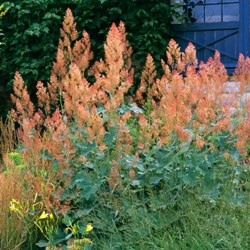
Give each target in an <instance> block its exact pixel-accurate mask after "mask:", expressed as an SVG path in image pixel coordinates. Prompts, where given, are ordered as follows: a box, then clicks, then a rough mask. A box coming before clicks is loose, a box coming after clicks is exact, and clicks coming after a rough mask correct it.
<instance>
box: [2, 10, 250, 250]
mask: <svg viewBox="0 0 250 250" xmlns="http://www.w3.org/2000/svg"><path fill="white" fill-rule="evenodd" d="M103 48H104V55H103V58H101V59H98V60H93V58H94V53H93V51H92V49H91V42H90V36H89V34H88V33H87V31H83V32H82V33H78V31H77V29H76V23H75V21H74V17H73V14H72V12H71V10H70V9H67V11H66V15H65V17H64V21H63V24H62V28H61V30H60V39H59V43H58V50H57V55H56V59H55V61H54V63H53V66H52V70H51V72H50V80H49V82H41V81H38V82H37V84H36V98H37V104H34V103H33V101H32V99H31V97H30V94H29V91H28V88H27V85H25V82H24V80H23V78H22V76H21V74H20V73H19V72H16V73H15V77H14V81H13V94H12V101H13V103H14V108H13V109H12V110H11V112H10V113H9V118H8V120H7V121H6V122H1V124H0V136H1V143H0V149H1V158H2V163H1V174H0V190H1V191H0V212H1V220H0V249H3V250H4V249H6V250H9V249H47V250H48V249H75V250H78V249H143V250H145V249H173V250H174V249H211V250H212V249H232V250H233V249H243V250H244V249H249V243H250V239H249V226H250V221H249V218H250V217H249V208H250V207H249V205H250V201H249V191H250V184H249V176H250V174H249V171H250V169H249V167H250V98H249V97H247V95H246V93H247V90H248V89H249V83H250V59H249V57H247V58H244V56H242V55H240V57H239V62H238V65H237V68H236V70H235V73H234V75H233V79H234V80H235V81H237V82H239V90H234V89H231V90H230V91H228V89H227V86H226V84H225V83H226V82H227V81H228V79H229V78H228V75H227V71H226V69H225V67H224V65H223V64H222V63H221V62H220V54H219V52H218V51H217V52H216V53H215V55H214V57H213V58H210V59H209V60H208V61H207V62H200V63H198V61H197V58H196V50H195V48H194V46H193V45H192V44H191V43H190V44H189V45H188V47H187V48H186V49H185V51H183V52H181V51H180V48H179V46H178V44H177V43H176V42H175V41H174V40H170V42H169V43H168V46H167V49H166V56H165V59H162V60H161V61H160V63H161V66H162V70H161V71H162V73H161V74H160V73H159V72H157V69H156V67H155V62H154V59H153V56H152V55H151V54H148V55H145V57H146V58H145V59H146V62H145V66H144V68H143V70H142V72H141V77H140V85H139V86H138V87H137V88H136V89H135V91H133V92H131V91H130V89H131V88H133V87H134V86H133V84H134V67H133V63H132V60H131V57H132V53H133V51H132V48H131V46H130V44H129V42H128V40H127V37H126V30H125V25H124V23H123V22H120V23H119V24H115V23H113V24H112V26H111V27H110V29H109V31H108V33H107V38H106V42H105V43H104V47H103ZM158 63H159V62H158ZM2 218H3V219H2ZM13 235H15V237H13ZM17 236H18V237H17Z"/></svg>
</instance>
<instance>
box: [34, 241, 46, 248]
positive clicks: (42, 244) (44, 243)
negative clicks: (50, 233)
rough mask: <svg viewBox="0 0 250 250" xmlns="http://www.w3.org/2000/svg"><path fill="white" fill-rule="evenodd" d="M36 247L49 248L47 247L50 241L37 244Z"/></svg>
mask: <svg viewBox="0 0 250 250" xmlns="http://www.w3.org/2000/svg"><path fill="white" fill-rule="evenodd" d="M36 245H37V246H38V247H41V248H42V247H47V246H49V242H48V241H46V240H40V241H39V242H38V243H36Z"/></svg>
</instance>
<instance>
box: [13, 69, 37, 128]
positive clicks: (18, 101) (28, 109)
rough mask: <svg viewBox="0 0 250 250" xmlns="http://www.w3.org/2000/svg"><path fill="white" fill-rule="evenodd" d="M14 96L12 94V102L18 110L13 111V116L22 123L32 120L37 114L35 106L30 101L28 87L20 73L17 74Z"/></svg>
mask: <svg viewBox="0 0 250 250" xmlns="http://www.w3.org/2000/svg"><path fill="white" fill-rule="evenodd" d="M13 91H14V95H13V94H11V99H12V102H13V103H14V104H15V106H16V109H15V110H12V114H13V115H14V116H15V117H16V118H17V120H18V121H19V122H21V123H22V121H23V120H24V119H29V118H32V117H33V115H34V113H35V107H34V104H33V103H32V102H31V100H30V95H29V93H28V90H27V86H25V85H24V80H23V78H22V76H21V75H20V73H19V72H16V73H15V78H14V83H13Z"/></svg>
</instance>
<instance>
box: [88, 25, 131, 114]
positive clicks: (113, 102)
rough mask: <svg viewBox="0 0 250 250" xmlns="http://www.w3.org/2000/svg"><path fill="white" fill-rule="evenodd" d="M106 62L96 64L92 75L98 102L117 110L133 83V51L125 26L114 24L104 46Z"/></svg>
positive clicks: (107, 107) (101, 61) (108, 108)
mask: <svg viewBox="0 0 250 250" xmlns="http://www.w3.org/2000/svg"><path fill="white" fill-rule="evenodd" d="M104 51H105V60H100V61H99V62H96V63H95V65H94V66H93V68H92V70H91V71H90V73H92V74H94V76H95V78H96V82H95V84H94V86H95V88H96V89H97V90H98V97H97V98H98V101H99V103H100V104H104V106H105V107H106V109H107V110H115V109H116V108H117V107H119V105H120V104H121V103H122V102H123V99H124V95H125V94H126V93H127V92H128V89H129V88H130V86H131V85H132V83H133V69H131V59H130V56H131V53H132V50H131V48H130V47H129V45H128V42H127V40H126V33H125V28H124V24H123V23H122V22H120V24H119V26H118V27H117V26H116V25H115V24H114V23H113V24H112V26H111V28H110V30H109V32H108V36H107V40H106V43H105V44H104Z"/></svg>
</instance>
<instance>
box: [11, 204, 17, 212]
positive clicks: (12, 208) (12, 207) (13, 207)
mask: <svg viewBox="0 0 250 250" xmlns="http://www.w3.org/2000/svg"><path fill="white" fill-rule="evenodd" d="M15 210H16V206H15V204H14V203H12V202H11V203H10V211H15Z"/></svg>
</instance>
